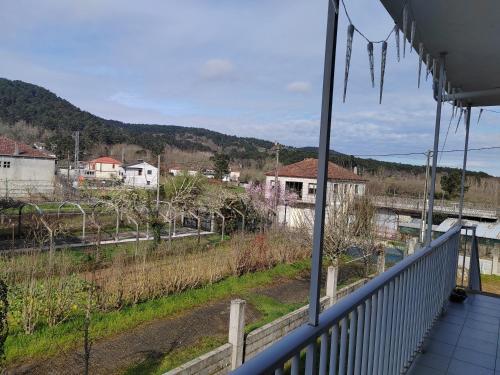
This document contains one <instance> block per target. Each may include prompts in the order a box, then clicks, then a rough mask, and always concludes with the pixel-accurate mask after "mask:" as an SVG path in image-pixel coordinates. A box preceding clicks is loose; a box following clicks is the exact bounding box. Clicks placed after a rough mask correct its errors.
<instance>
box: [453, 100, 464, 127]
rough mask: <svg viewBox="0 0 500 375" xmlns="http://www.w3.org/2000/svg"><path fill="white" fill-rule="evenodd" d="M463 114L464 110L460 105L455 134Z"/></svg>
mask: <svg viewBox="0 0 500 375" xmlns="http://www.w3.org/2000/svg"><path fill="white" fill-rule="evenodd" d="M463 114H464V109H463V108H462V104H460V116H458V121H457V127H456V129H455V134H457V131H458V127H459V126H460V120H461V119H462V116H463Z"/></svg>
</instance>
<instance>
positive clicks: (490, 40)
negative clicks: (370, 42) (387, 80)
mask: <svg viewBox="0 0 500 375" xmlns="http://www.w3.org/2000/svg"><path fill="white" fill-rule="evenodd" d="M381 2H382V4H383V5H384V7H385V8H386V10H387V11H388V12H389V14H390V15H391V17H392V18H393V19H394V20H395V22H396V23H397V24H398V26H399V27H400V29H402V25H403V21H402V19H403V6H404V4H405V3H406V4H408V5H409V15H410V19H413V20H415V21H416V30H417V31H416V36H415V41H414V42H413V45H414V47H415V49H416V50H417V51H418V45H419V43H420V42H423V44H424V48H425V53H430V54H431V56H433V57H434V58H437V57H438V56H439V54H440V53H441V52H446V53H447V55H446V71H447V79H448V80H449V81H450V82H451V83H452V87H454V88H457V89H458V90H457V91H465V92H470V91H483V90H492V89H498V88H500V1H498V0H481V1H471V0H432V1H429V0H381ZM410 25H411V23H409V25H408V30H410V27H411V26H410ZM408 34H409V32H408ZM469 104H470V105H472V106H491V105H500V91H499V90H496V92H492V93H489V94H487V95H484V96H481V97H478V98H474V99H471V100H470V102H469Z"/></svg>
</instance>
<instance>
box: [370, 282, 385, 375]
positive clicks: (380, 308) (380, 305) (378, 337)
mask: <svg viewBox="0 0 500 375" xmlns="http://www.w3.org/2000/svg"><path fill="white" fill-rule="evenodd" d="M384 295H385V288H382V289H380V290H379V291H378V296H377V325H376V332H375V348H374V350H375V354H374V356H373V367H372V372H371V374H378V373H379V362H380V357H381V356H382V355H383V351H382V350H383V344H382V328H383V327H382V326H383V323H382V322H383V319H384Z"/></svg>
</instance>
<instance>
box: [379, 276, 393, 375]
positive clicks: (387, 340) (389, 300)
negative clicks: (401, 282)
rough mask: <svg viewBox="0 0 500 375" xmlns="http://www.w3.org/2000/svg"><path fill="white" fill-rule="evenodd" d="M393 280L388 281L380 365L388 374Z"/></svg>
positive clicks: (391, 331)
mask: <svg viewBox="0 0 500 375" xmlns="http://www.w3.org/2000/svg"><path fill="white" fill-rule="evenodd" d="M393 307H394V280H393V281H391V282H390V283H389V296H388V298H387V322H386V326H385V329H384V332H385V341H384V361H383V366H382V373H383V374H384V375H386V374H388V369H389V354H390V353H391V341H392V335H393V324H392V323H393V321H392V313H393V310H394V308H393Z"/></svg>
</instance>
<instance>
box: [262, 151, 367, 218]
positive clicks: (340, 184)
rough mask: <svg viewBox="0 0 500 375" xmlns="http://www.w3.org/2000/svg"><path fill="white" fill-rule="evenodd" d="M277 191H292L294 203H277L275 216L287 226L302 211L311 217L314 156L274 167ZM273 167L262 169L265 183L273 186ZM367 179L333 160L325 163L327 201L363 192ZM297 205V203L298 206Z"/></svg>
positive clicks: (315, 174) (314, 182)
mask: <svg viewBox="0 0 500 375" xmlns="http://www.w3.org/2000/svg"><path fill="white" fill-rule="evenodd" d="M277 172H278V173H277V174H278V184H279V188H280V190H279V191H286V192H288V193H294V195H295V198H296V200H297V203H300V205H296V206H297V207H288V209H287V207H286V206H283V205H281V206H278V218H279V220H280V221H282V222H287V223H289V224H290V225H291V226H293V225H294V224H296V225H298V221H299V220H303V217H304V215H306V216H308V217H309V220H312V217H313V210H314V204H315V203H316V184H317V180H316V177H317V175H318V160H317V159H312V158H309V159H304V160H302V161H300V162H298V163H294V164H289V165H285V166H283V167H281V168H278V170H277ZM275 180H276V171H269V172H267V173H266V185H267V186H268V187H269V188H270V189H274V185H275ZM366 182H367V180H366V179H364V178H362V177H361V176H359V175H358V174H357V173H354V172H352V171H350V170H348V169H345V168H342V167H340V166H338V165H337V164H334V163H332V162H329V164H328V183H327V204H328V205H330V204H332V203H335V204H336V205H337V206H338V205H340V204H341V203H342V201H345V200H347V199H352V198H353V197H355V196H361V195H364V194H365V190H366ZM299 206H300V207H299Z"/></svg>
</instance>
